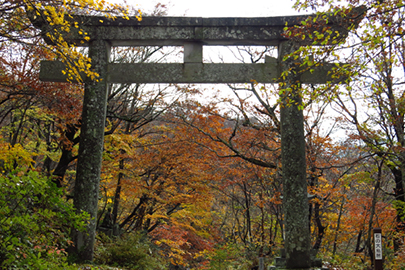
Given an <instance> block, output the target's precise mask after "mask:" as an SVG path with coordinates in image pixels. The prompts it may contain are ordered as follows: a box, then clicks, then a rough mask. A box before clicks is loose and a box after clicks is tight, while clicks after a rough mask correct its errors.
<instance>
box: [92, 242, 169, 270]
mask: <svg viewBox="0 0 405 270" xmlns="http://www.w3.org/2000/svg"><path fill="white" fill-rule="evenodd" d="M95 262H96V263H98V264H106V265H110V266H121V267H126V268H129V269H134V270H136V269H140V270H159V269H161V270H163V269H167V267H166V265H167V262H165V261H164V260H162V258H159V256H158V253H157V252H156V249H155V247H154V246H153V245H152V243H151V242H150V241H148V238H147V237H146V236H142V235H141V234H130V235H127V236H125V237H123V238H121V239H117V240H116V241H113V240H111V239H108V237H106V236H104V237H98V242H97V247H96V251H95Z"/></svg>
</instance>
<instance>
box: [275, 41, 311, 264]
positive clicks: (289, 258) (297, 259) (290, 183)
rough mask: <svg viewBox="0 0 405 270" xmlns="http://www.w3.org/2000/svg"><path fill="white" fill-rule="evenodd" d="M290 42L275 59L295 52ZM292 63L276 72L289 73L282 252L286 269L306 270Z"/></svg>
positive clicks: (301, 145)
mask: <svg viewBox="0 0 405 270" xmlns="http://www.w3.org/2000/svg"><path fill="white" fill-rule="evenodd" d="M298 48H299V45H298V44H297V43H295V42H293V41H284V42H281V43H280V46H279V48H278V52H279V59H283V58H284V56H285V55H289V54H291V53H292V52H295V51H296V50H298ZM296 67H297V65H296V60H294V59H293V58H288V59H285V61H280V69H281V70H286V71H289V73H288V75H287V76H286V77H285V80H284V81H283V83H282V85H281V95H280V98H281V105H280V123H281V160H282V170H283V210H284V230H285V239H284V249H285V259H286V262H285V263H286V268H287V269H297V268H310V267H311V256H310V244H311V239H310V231H309V220H308V216H309V208H308V198H307V178H306V176H307V175H306V159H305V137H304V116H303V112H302V109H300V108H299V106H300V105H301V104H302V100H301V93H300V87H301V85H300V82H299V77H298V76H297V70H296Z"/></svg>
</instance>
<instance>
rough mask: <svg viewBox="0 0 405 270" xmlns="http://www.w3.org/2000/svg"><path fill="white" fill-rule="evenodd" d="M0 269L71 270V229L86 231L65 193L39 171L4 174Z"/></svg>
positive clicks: (0, 194)
mask: <svg viewBox="0 0 405 270" xmlns="http://www.w3.org/2000/svg"><path fill="white" fill-rule="evenodd" d="M0 190H1V192H0V268H1V269H58V268H67V262H66V258H67V254H66V251H65V250H66V248H67V246H68V245H69V244H70V240H69V235H70V229H71V228H75V229H79V230H81V229H83V228H84V225H85V220H87V218H88V217H87V216H85V215H77V214H76V213H75V211H74V210H73V206H72V205H71V204H69V203H67V202H66V201H65V200H64V199H63V197H64V196H63V191H62V190H61V189H58V188H57V187H56V186H55V185H54V183H52V181H50V179H47V178H45V177H43V176H41V175H40V174H39V173H38V172H35V171H29V172H26V173H22V172H18V171H8V172H3V175H0Z"/></svg>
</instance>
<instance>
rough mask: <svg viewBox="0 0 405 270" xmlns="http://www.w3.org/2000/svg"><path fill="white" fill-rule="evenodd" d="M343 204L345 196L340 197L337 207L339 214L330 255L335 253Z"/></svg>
mask: <svg viewBox="0 0 405 270" xmlns="http://www.w3.org/2000/svg"><path fill="white" fill-rule="evenodd" d="M344 204H345V197H344V196H343V197H342V203H341V204H340V209H339V216H338V220H337V224H336V231H335V238H334V239H333V251H332V256H333V257H335V254H336V249H337V241H338V235H339V230H340V222H341V219H342V214H343V206H344Z"/></svg>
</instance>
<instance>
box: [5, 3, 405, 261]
mask: <svg viewBox="0 0 405 270" xmlns="http://www.w3.org/2000/svg"><path fill="white" fill-rule="evenodd" d="M329 2H332V3H329ZM335 2H336V3H335ZM361 4H364V5H365V6H366V7H367V13H366V15H365V17H364V19H363V20H362V23H361V24H360V26H359V27H358V29H357V30H353V31H352V32H351V34H350V35H349V38H348V40H347V43H345V44H344V45H342V44H336V45H335V46H328V47H327V48H325V46H323V47H311V48H306V47H303V48H302V50H300V51H299V52H298V54H300V57H302V58H303V59H306V62H309V61H313V63H319V62H321V61H323V60H325V59H326V60H328V61H335V62H342V63H348V65H345V66H344V72H345V78H347V80H346V81H345V84H343V85H338V86H331V85H324V86H318V85H309V86H305V88H304V89H303V93H302V96H303V99H304V104H305V105H304V108H303V110H304V115H305V134H306V135H305V138H306V158H307V172H308V173H307V175H308V177H307V180H308V194H309V201H308V207H309V209H310V216H309V217H308V218H309V220H310V226H311V239H312V246H313V249H314V252H315V253H316V255H317V257H318V258H321V259H323V260H324V262H327V263H328V264H329V265H333V266H335V267H337V268H336V269H366V268H367V267H369V266H370V265H371V264H372V261H373V259H372V258H373V252H374V250H373V244H372V237H373V236H372V230H373V228H374V227H379V228H381V229H382V232H383V254H384V259H385V267H386V269H404V268H405V247H404V243H403V241H404V237H405V235H404V233H405V223H404V222H405V221H404V218H405V193H404V184H405V151H404V147H405V133H404V113H405V96H404V95H405V91H404V84H405V80H404V78H405V77H404V74H405V41H404V39H403V27H404V26H403V25H404V22H403V19H404V16H405V14H404V5H405V4H404V3H403V2H402V1H399V0H395V1H394V0H390V1H388V0H387V1H346V2H345V4H344V5H343V4H342V3H341V2H339V1H313V0H307V1H297V4H296V8H297V9H312V10H313V11H314V12H316V11H331V12H334V11H336V10H338V9H342V8H343V7H344V8H347V9H348V10H350V8H351V7H353V6H359V5H361ZM38 8H45V10H46V11H47V12H48V14H50V15H49V17H48V18H50V20H49V21H50V22H51V23H58V22H59V23H60V24H61V25H62V27H74V25H64V24H63V23H62V21H63V20H62V19H63V16H62V15H61V14H62V13H63V12H82V13H83V12H86V13H88V14H93V13H94V14H100V13H103V12H104V13H107V14H111V12H109V11H111V10H114V11H115V12H117V10H118V11H119V12H121V13H120V14H121V15H120V14H118V15H119V16H122V14H124V15H123V16H127V15H128V14H130V15H131V14H134V13H136V14H139V13H137V11H134V10H132V9H131V7H127V8H124V7H120V8H117V6H108V5H107V4H105V3H104V2H102V1H100V2H94V1H76V2H74V1H65V2H64V3H63V4H62V3H60V2H58V1H41V0H36V1H22V0H12V1H4V0H3V1H0V25H1V27H0V169H1V170H0V186H1V191H2V192H1V194H0V265H1V266H0V268H4V269H8V268H17V269H23V268H31V269H57V268H58V267H59V268H64V269H68V268H72V269H77V267H78V266H77V265H75V264H74V260H75V258H72V257H69V255H68V251H69V246H70V245H71V244H72V241H71V240H70V235H71V232H72V230H82V229H83V228H84V227H85V224H86V220H87V217H88V216H87V215H86V213H77V212H76V211H75V210H74V209H73V206H72V192H73V190H74V185H75V168H76V160H77V153H78V142H79V138H80V126H81V119H80V118H81V108H82V96H83V85H82V84H78V83H76V84H71V83H49V82H41V81H39V67H40V64H39V63H40V60H44V59H49V60H54V59H62V60H66V59H70V60H71V63H74V64H75V65H76V67H81V66H83V68H82V69H83V70H84V69H85V68H86V67H87V66H86V63H88V62H86V61H88V60H89V59H86V58H85V57H84V56H83V55H81V54H80V53H81V52H84V53H85V51H81V49H78V48H73V47H70V46H69V45H66V44H64V43H63V40H62V41H61V42H60V43H58V44H57V46H54V47H49V46H48V45H45V43H44V41H43V39H42V37H41V36H39V33H38V31H37V30H36V29H35V28H34V27H33V26H32V25H31V21H30V20H29V18H28V17H27V10H28V11H30V10H32V9H34V10H35V9H38ZM165 14H166V8H165V6H164V5H157V6H156V10H155V11H154V12H153V14H149V15H153V16H163V15H165ZM309 23H310V22H308V23H305V24H303V26H302V28H300V29H299V31H296V29H295V30H294V31H292V34H294V35H296V36H297V37H298V38H301V37H302V36H300V35H303V34H305V31H304V30H305V25H307V24H309ZM319 35H321V33H319ZM302 38H305V37H302ZM181 53H182V52H181V49H179V50H178V49H176V48H175V49H173V50H171V49H163V48H159V47H135V48H113V52H112V56H111V58H112V61H114V62H162V61H167V60H165V59H167V58H169V59H170V58H171V57H173V55H176V54H181ZM275 53H276V51H275V48H270V47H263V48H262V49H260V48H257V47H255V48H250V47H240V48H236V49H235V48H233V55H234V56H238V57H240V59H241V60H243V61H250V62H252V63H256V62H259V61H262V60H263V59H264V57H265V56H266V55H273V54H275ZM308 55H312V56H313V57H311V58H310V57H308ZM79 69H80V68H79ZM340 72H342V71H340ZM71 74H72V76H74V75H75V71H72V73H71ZM278 89H279V88H278V86H277V85H260V84H257V83H255V82H252V83H251V84H249V85H227V86H215V87H213V88H207V87H205V88H204V87H197V86H193V85H154V86H145V85H113V87H112V88H111V90H110V92H109V93H108V108H107V111H108V113H107V114H108V116H107V124H106V127H105V142H104V156H103V167H102V176H101V187H100V199H99V214H98V219H97V224H98V236H97V244H96V248H95V259H94V263H96V264H98V265H110V266H119V267H123V268H124V267H126V268H128V269H250V268H252V267H254V266H257V265H258V261H259V258H264V259H265V261H266V264H271V263H272V262H273V259H274V258H275V257H276V256H278V254H279V250H280V248H282V246H283V214H282V213H283V209H282V194H283V191H282V181H281V178H282V167H281V154H280V123H279V106H280V104H279V102H278V94H279V93H278ZM87 267H91V266H87ZM100 267H101V266H100ZM86 269H88V268H86Z"/></svg>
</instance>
